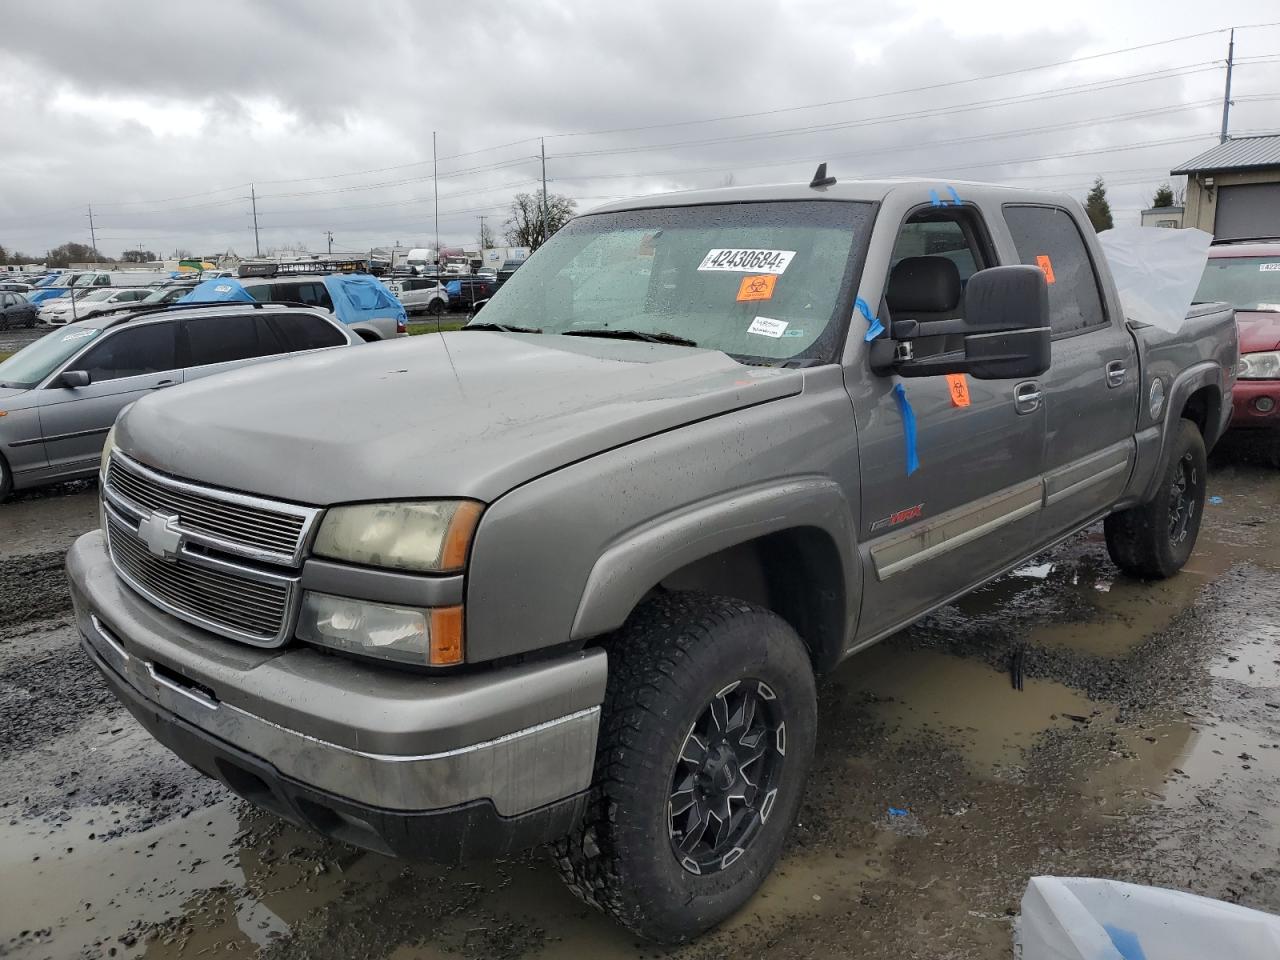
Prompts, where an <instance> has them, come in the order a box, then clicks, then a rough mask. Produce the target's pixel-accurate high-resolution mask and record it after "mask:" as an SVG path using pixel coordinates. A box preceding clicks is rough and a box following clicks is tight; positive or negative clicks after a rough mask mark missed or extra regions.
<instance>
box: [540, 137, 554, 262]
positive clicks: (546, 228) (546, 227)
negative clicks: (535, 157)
mask: <svg viewBox="0 0 1280 960" xmlns="http://www.w3.org/2000/svg"><path fill="white" fill-rule="evenodd" d="M539 143H540V144H541V146H542V242H543V243H546V242H547V237H549V236H550V235H551V224H550V222H549V221H550V219H551V217H550V213H549V210H548V207H547V139H546V137H540V138H539Z"/></svg>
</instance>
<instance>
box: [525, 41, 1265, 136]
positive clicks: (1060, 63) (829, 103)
mask: <svg viewBox="0 0 1280 960" xmlns="http://www.w3.org/2000/svg"><path fill="white" fill-rule="evenodd" d="M1276 26H1280V21H1276V22H1273V23H1251V24H1244V25H1240V26H1237V27H1235V28H1234V29H1237V30H1253V29H1260V28H1263V27H1276ZM1230 29H1232V28H1231V27H1219V28H1218V29H1216V30H1202V31H1200V32H1199V33H1188V34H1184V35H1183V36H1180V37H1170V38H1168V39H1166V40H1153V41H1151V42H1149V43H1140V44H1137V45H1136V46H1132V47H1122V48H1120V49H1118V50H1106V51H1103V52H1102V53H1091V54H1087V55H1085V56H1082V57H1071V58H1069V59H1066V60H1055V61H1054V62H1052V63H1041V64H1035V65H1033V66H1029V67H1020V68H1018V69H1015V70H1004V71H1002V72H1000V73H988V74H984V75H982V76H979V77H968V78H965V79H962V80H947V81H942V82H938V83H930V84H925V85H924V86H919V87H904V88H900V89H898V90H886V91H883V92H881V93H868V94H863V95H861V96H857V97H844V98H842V99H839V100H823V101H820V102H818V103H804V104H798V105H795V106H790V107H776V108H774V109H771V110H757V111H753V112H751V113H735V114H726V115H724V116H719V117H703V118H700V119H697V120H676V121H672V122H670V123H652V124H646V125H644V126H635V127H613V128H610V129H604V130H586V131H580V132H577V133H555V134H548V139H550V138H552V137H555V138H563V137H595V136H603V135H604V134H614V133H632V132H635V131H640V130H661V129H666V128H669V127H687V126H692V125H695V124H702V123H720V122H722V121H725V120H746V119H751V118H754V117H770V116H775V115H777V114H779V113H793V112H796V111H799V110H816V109H818V108H821V107H835V106H843V105H845V104H849V103H863V102H866V101H868V100H879V99H882V98H884V97H896V96H902V95H904V94H909V93H925V92H927V91H930V90H940V89H942V88H944V87H956V86H960V85H961V84H966V83H979V82H981V81H984V80H999V79H1002V78H1004V77H1013V76H1018V75H1020V74H1024V73H1033V72H1035V71H1037V70H1050V69H1053V68H1054V67H1065V66H1069V65H1071V64H1076V63H1084V62H1086V61H1089V60H1098V59H1101V58H1103V57H1112V56H1117V55H1119V54H1122V53H1134V52H1136V51H1138V50H1148V49H1151V48H1153V47H1161V46H1166V45H1168V44H1171V43H1181V42H1182V41H1184V40H1196V39H1199V38H1201V37H1211V36H1214V35H1215V34H1220V33H1225V32H1227V31H1228V30H1230Z"/></svg>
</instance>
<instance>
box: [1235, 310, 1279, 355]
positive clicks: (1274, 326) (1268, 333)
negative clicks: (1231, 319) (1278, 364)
mask: <svg viewBox="0 0 1280 960" xmlns="http://www.w3.org/2000/svg"><path fill="white" fill-rule="evenodd" d="M1236 326H1237V327H1238V328H1239V330H1240V352H1241V353H1257V352H1258V351H1259V350H1280V313H1271V312H1267V311H1253V310H1248V311H1246V310H1237V311H1236Z"/></svg>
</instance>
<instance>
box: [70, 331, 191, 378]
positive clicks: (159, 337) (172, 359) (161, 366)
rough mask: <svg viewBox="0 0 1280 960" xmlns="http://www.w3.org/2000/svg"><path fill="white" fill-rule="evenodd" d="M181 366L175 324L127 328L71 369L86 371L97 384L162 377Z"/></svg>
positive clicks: (100, 344) (101, 344)
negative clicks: (127, 378)
mask: <svg viewBox="0 0 1280 960" xmlns="http://www.w3.org/2000/svg"><path fill="white" fill-rule="evenodd" d="M177 366H178V360H177V347H176V342H175V337H174V325H173V323H172V322H164V323H148V324H143V325H141V326H137V327H124V328H123V329H120V330H116V331H114V332H113V333H111V334H109V335H108V336H107V337H105V338H104V339H103V340H102V341H100V342H99V343H98V344H97V345H96V346H95V347H94V348H93V349H92V350H90V351H89V352H88V353H86V354H85V355H84V356H83V357H81V358H80V359H79V360H78V361H76V363H75V364H74V365H73V366H71V367H69V368H68V369H70V370H83V371H85V372H86V373H88V374H89V376H90V377H91V378H92V379H93V382H94V383H100V382H102V381H104V380H119V379H121V378H123V377H137V376H141V375H142V374H144V373H161V372H163V371H165V370H173V369H175V368H176V367H177Z"/></svg>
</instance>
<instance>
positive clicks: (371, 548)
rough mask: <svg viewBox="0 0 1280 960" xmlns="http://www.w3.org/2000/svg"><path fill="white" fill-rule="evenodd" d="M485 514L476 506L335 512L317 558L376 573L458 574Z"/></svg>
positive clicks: (361, 507)
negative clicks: (384, 570)
mask: <svg viewBox="0 0 1280 960" xmlns="http://www.w3.org/2000/svg"><path fill="white" fill-rule="evenodd" d="M483 509H484V508H483V507H482V506H481V505H480V504H478V503H476V502H475V501H474V500H432V501H424V502H421V503H363V504H357V505H356V506H351V507H334V508H333V509H332V510H330V511H329V512H328V513H326V514H325V516H324V521H323V522H322V523H321V524H320V532H319V534H317V536H316V543H315V547H314V548H313V550H314V552H315V553H316V555H318V556H321V557H330V558H332V559H334V560H348V561H350V562H352V563H363V564H366V565H368V566H371V567H392V568H395V569H398V570H413V571H416V572H420V573H454V572H457V571H460V570H462V568H463V567H465V566H466V564H467V551H468V550H469V549H470V547H471V537H472V535H473V534H474V533H475V529H476V522H477V521H478V520H479V519H480V511H481V510H483Z"/></svg>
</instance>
